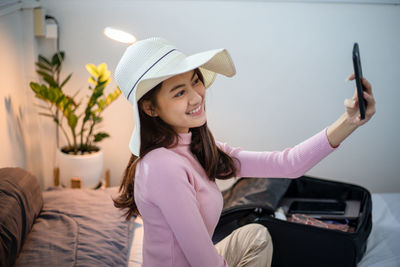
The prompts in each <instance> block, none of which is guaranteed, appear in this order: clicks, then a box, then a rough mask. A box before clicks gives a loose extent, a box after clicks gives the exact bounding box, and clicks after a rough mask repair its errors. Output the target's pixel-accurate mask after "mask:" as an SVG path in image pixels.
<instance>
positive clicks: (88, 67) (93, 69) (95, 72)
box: [85, 63, 100, 78]
mask: <svg viewBox="0 0 400 267" xmlns="http://www.w3.org/2000/svg"><path fill="white" fill-rule="evenodd" d="M85 67H86V70H87V71H88V72H89V73H90V74H91V75H93V76H94V77H95V78H97V77H99V74H100V73H99V72H98V70H97V67H96V66H95V65H94V64H91V63H90V64H86V65H85Z"/></svg>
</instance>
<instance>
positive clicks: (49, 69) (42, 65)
mask: <svg viewBox="0 0 400 267" xmlns="http://www.w3.org/2000/svg"><path fill="white" fill-rule="evenodd" d="M35 64H36V66H38V67H39V68H40V69H42V70H47V71H50V72H51V73H52V72H53V70H52V69H51V67H48V66H46V65H44V64H42V63H39V62H36V63H35Z"/></svg>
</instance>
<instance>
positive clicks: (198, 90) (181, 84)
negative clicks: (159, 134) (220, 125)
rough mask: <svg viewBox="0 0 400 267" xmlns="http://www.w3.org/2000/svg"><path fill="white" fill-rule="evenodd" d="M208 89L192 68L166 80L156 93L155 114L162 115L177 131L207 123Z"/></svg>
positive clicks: (180, 131) (185, 130)
mask: <svg viewBox="0 0 400 267" xmlns="http://www.w3.org/2000/svg"><path fill="white" fill-rule="evenodd" d="M205 96H206V89H205V87H204V84H203V83H202V82H201V80H200V79H199V77H198V75H197V73H196V72H195V71H194V70H192V71H189V72H186V73H182V74H178V75H176V76H173V77H171V78H169V79H167V80H165V81H164V82H163V83H162V85H161V88H160V91H159V92H158V94H157V95H156V102H157V105H156V107H154V108H153V116H158V117H160V118H161V119H162V120H163V121H164V122H165V123H167V124H168V125H170V126H171V127H172V128H173V129H174V130H175V131H176V132H177V133H187V132H189V128H193V127H199V126H202V125H204V123H206V120H207V118H206V112H205V109H204V105H205Z"/></svg>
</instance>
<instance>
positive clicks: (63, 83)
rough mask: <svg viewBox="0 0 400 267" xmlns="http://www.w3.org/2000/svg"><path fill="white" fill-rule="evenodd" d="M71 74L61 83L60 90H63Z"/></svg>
mask: <svg viewBox="0 0 400 267" xmlns="http://www.w3.org/2000/svg"><path fill="white" fill-rule="evenodd" d="M71 76H72V73H71V74H70V75H68V77H67V78H65V80H64V81H63V82H62V83H61V85H60V88H63V86H64V85H65V84H66V83H67V82H68V81H69V79H70V78H71Z"/></svg>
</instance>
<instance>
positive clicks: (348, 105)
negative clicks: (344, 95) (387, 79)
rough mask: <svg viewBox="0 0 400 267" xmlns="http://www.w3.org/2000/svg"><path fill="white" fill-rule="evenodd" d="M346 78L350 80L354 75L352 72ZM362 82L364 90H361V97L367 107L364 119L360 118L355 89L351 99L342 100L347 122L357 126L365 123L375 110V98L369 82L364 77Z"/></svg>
mask: <svg viewBox="0 0 400 267" xmlns="http://www.w3.org/2000/svg"><path fill="white" fill-rule="evenodd" d="M347 79H348V80H350V81H352V80H354V79H355V75H354V74H352V75H350V76H349V77H348V78H347ZM362 83H363V85H364V87H365V89H366V91H364V92H363V97H364V99H365V100H366V101H367V108H366V110H365V119H363V120H361V115H360V109H359V106H358V94H357V89H356V90H355V92H354V96H353V98H352V99H346V100H345V101H344V106H345V109H346V114H347V119H348V121H349V122H351V123H352V124H354V125H355V126H357V127H358V126H361V125H363V124H365V123H366V122H367V121H369V120H370V119H371V118H372V116H373V115H374V114H375V112H376V109H375V99H374V95H373V94H372V87H371V84H370V83H369V82H368V81H367V80H366V79H365V78H362Z"/></svg>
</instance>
